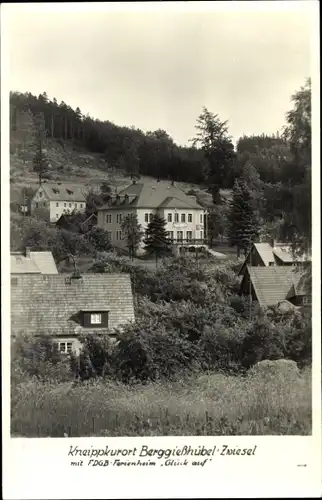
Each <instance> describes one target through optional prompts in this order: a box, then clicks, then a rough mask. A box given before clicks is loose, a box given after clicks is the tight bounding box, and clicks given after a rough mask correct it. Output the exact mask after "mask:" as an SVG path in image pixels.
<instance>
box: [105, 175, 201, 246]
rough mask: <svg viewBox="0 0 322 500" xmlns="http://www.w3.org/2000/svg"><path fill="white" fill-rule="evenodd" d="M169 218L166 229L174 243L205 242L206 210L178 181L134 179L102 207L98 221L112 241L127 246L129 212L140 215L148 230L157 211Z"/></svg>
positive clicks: (142, 226) (143, 225)
mask: <svg viewBox="0 0 322 500" xmlns="http://www.w3.org/2000/svg"><path fill="white" fill-rule="evenodd" d="M155 213H158V214H159V215H160V216H161V217H163V218H164V219H165V221H166V231H167V233H168V238H169V239H170V240H171V241H172V243H175V244H178V245H184V244H188V245H189V244H194V243H195V244H198V243H199V244H203V243H204V242H205V236H206V235H205V214H206V212H205V210H204V208H203V207H202V206H201V205H200V204H199V203H198V202H197V201H196V198H195V197H194V196H188V195H187V194H185V193H184V192H183V191H182V190H181V189H179V188H177V187H176V186H175V185H174V184H170V183H165V182H157V181H156V182H155V184H154V185H151V184H144V183H137V182H133V184H131V185H130V186H128V187H127V188H125V189H123V190H122V191H120V192H119V193H118V194H116V195H114V196H111V197H110V199H109V201H108V203H106V204H105V205H104V206H102V207H100V208H99V210H98V214H97V225H98V227H101V228H103V229H105V230H106V231H108V233H109V235H110V239H111V242H112V243H113V244H114V245H117V246H120V247H122V246H125V244H126V242H125V241H124V235H123V234H122V229H121V223H122V220H123V219H124V218H125V217H126V216H127V215H129V214H135V215H137V218H138V222H139V224H140V225H141V228H142V229H143V231H144V230H146V228H147V227H148V224H149V222H150V221H151V219H152V216H153V214H155Z"/></svg>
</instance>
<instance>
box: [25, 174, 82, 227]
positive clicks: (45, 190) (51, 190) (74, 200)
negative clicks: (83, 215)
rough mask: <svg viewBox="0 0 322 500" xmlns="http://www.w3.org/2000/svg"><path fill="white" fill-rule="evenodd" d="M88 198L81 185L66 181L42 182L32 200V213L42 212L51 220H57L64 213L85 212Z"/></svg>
mask: <svg viewBox="0 0 322 500" xmlns="http://www.w3.org/2000/svg"><path fill="white" fill-rule="evenodd" d="M85 209H86V199H85V195H84V193H83V190H82V188H81V187H79V186H73V185H72V184H71V185H68V184H65V183H55V184H53V183H49V182H44V183H42V184H41V185H40V186H39V188H38V189H37V191H36V193H35V194H34V197H33V198H32V200H31V206H30V213H31V214H32V215H36V214H37V213H39V214H40V213H41V214H43V215H44V216H47V217H48V218H49V220H50V222H56V221H58V219H59V218H60V216H61V215H62V214H66V213H72V212H74V211H76V212H85Z"/></svg>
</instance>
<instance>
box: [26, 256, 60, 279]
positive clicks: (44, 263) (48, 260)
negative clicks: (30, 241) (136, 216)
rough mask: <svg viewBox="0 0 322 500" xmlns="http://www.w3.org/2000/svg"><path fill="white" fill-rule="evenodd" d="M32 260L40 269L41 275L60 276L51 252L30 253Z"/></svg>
mask: <svg viewBox="0 0 322 500" xmlns="http://www.w3.org/2000/svg"><path fill="white" fill-rule="evenodd" d="M30 258H31V260H33V261H34V263H35V264H36V266H37V267H38V268H39V269H40V272H41V274H58V271H57V267H56V263H55V261H54V257H53V254H52V253H51V252H30Z"/></svg>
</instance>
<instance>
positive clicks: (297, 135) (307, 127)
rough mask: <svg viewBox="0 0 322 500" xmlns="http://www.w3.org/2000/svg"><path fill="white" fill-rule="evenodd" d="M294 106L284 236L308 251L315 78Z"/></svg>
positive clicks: (289, 133) (290, 121)
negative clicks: (313, 84)
mask: <svg viewBox="0 0 322 500" xmlns="http://www.w3.org/2000/svg"><path fill="white" fill-rule="evenodd" d="M292 102H293V104H294V106H293V109H292V110H291V111H289V112H288V113H287V115H286V121H287V125H286V127H285V130H284V136H285V138H286V139H287V140H288V142H289V144H290V149H291V154H292V159H291V161H290V163H289V170H288V174H289V175H288V176H287V177H288V188H289V192H290V198H291V203H290V206H289V209H288V211H287V213H286V214H285V218H284V227H283V232H284V237H285V239H288V240H290V241H291V242H292V244H293V248H294V251H295V252H297V253H301V254H306V253H308V252H309V251H310V249H311V227H312V222H311V220H312V216H311V80H310V79H308V80H307V82H306V84H305V85H304V87H302V88H301V89H300V90H299V91H298V92H295V94H294V95H293V96H292Z"/></svg>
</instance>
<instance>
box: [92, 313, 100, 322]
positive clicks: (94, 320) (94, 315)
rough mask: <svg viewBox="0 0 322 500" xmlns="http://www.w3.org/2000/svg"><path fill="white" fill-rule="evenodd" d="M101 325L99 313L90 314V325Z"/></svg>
mask: <svg viewBox="0 0 322 500" xmlns="http://www.w3.org/2000/svg"><path fill="white" fill-rule="evenodd" d="M101 324H102V315H101V314H100V313H92V314H91V325H101Z"/></svg>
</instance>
